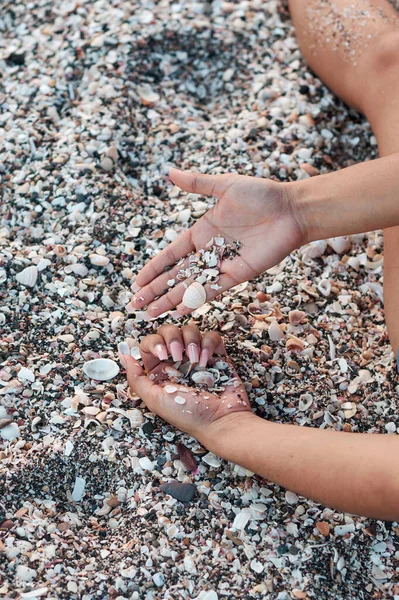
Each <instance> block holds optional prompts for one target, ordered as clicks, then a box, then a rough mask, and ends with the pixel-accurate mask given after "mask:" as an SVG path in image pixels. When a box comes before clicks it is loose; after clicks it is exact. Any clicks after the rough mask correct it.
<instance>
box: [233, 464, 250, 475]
mask: <svg viewBox="0 0 399 600" xmlns="http://www.w3.org/2000/svg"><path fill="white" fill-rule="evenodd" d="M233 474H234V475H236V476H237V477H252V476H253V475H255V473H254V472H253V471H250V470H249V469H245V468H244V467H241V466H240V465H234V466H233Z"/></svg>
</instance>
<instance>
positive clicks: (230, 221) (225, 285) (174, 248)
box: [128, 169, 304, 318]
mask: <svg viewBox="0 0 399 600" xmlns="http://www.w3.org/2000/svg"><path fill="white" fill-rule="evenodd" d="M170 177H171V179H172V181H173V182H174V183H175V184H176V185H177V186H179V187H180V188H181V189H183V190H185V191H187V192H193V193H197V194H203V195H211V196H216V198H218V200H219V201H218V202H217V203H216V204H215V206H214V207H213V208H211V209H210V210H209V211H208V212H207V213H206V214H205V215H203V217H201V219H199V220H198V221H197V222H196V223H195V224H194V225H193V226H192V227H191V228H190V229H188V230H187V231H185V232H184V233H183V234H181V235H180V236H179V237H178V238H177V239H176V240H175V241H174V242H172V243H171V244H169V245H168V246H167V247H166V248H165V249H164V250H163V251H162V252H160V254H158V255H157V256H156V257H154V258H153V259H152V260H151V261H150V262H149V263H148V264H147V265H146V266H145V267H144V268H143V269H142V270H141V271H140V273H139V274H138V275H137V278H136V281H135V289H136V290H137V293H136V295H135V296H134V297H133V298H132V300H131V302H130V304H129V305H128V307H129V310H137V309H140V308H142V307H144V306H145V305H148V307H147V311H148V315H149V317H150V318H154V317H157V316H158V315H160V314H163V313H164V312H166V311H169V310H172V309H174V308H175V307H177V311H178V312H179V313H180V314H181V315H184V314H187V313H189V312H191V310H192V309H190V308H187V307H186V306H185V305H184V304H182V303H181V301H182V297H183V294H184V291H185V289H186V287H187V283H188V284H189V283H191V281H190V280H187V282H180V283H178V284H177V285H175V286H174V287H173V288H170V289H169V290H168V291H166V292H165V290H167V288H168V284H167V281H168V280H170V279H173V278H175V277H176V275H177V273H178V271H179V270H180V269H181V268H182V266H181V265H180V266H176V263H177V262H178V261H179V260H180V259H181V258H184V257H186V256H187V255H188V254H190V253H192V252H198V251H199V250H200V249H202V248H204V247H205V246H206V244H207V243H208V242H209V241H210V240H211V239H212V237H215V236H218V235H220V236H222V237H224V239H225V240H226V241H227V242H230V243H231V242H240V244H241V247H240V250H239V255H238V256H236V257H235V258H233V259H229V260H223V261H222V263H221V265H220V268H219V271H220V277H219V280H218V282H217V283H218V286H221V289H218V290H215V289H212V288H211V287H210V285H209V284H206V285H205V289H206V292H207V300H212V299H213V298H215V297H216V296H218V295H219V294H220V293H222V292H223V291H225V290H228V289H230V288H231V287H233V286H235V285H237V284H239V283H241V282H243V281H247V280H249V279H252V278H254V277H256V276H257V275H259V274H260V273H263V272H264V271H266V270H267V269H269V268H271V267H272V266H274V265H276V264H277V263H279V262H280V261H281V260H282V259H283V258H285V257H286V256H287V254H289V253H290V252H291V251H292V250H294V249H295V248H297V247H299V246H300V245H301V244H302V243H304V232H303V226H302V223H301V219H300V215H299V211H298V209H297V206H296V203H295V201H294V199H293V196H292V195H291V193H289V192H288V191H287V190H288V189H289V188H288V187H286V186H285V184H282V183H276V182H274V181H272V180H269V179H260V178H256V177H247V176H242V175H234V174H230V175H202V174H199V173H189V172H183V171H178V170H177V169H172V170H171V173H170ZM166 269H169V270H166ZM165 271H166V272H165ZM185 284H186V285H185ZM156 298H157V300H156V301H155V302H154V300H155V299H156Z"/></svg>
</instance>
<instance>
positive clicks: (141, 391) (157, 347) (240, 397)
mask: <svg viewBox="0 0 399 600" xmlns="http://www.w3.org/2000/svg"><path fill="white" fill-rule="evenodd" d="M120 348H121V346H120ZM122 349H123V346H122ZM140 353H141V357H142V360H143V363H144V369H143V368H142V367H141V365H140V364H139V363H138V361H137V360H135V359H134V358H133V357H132V356H131V355H130V354H122V353H121V350H119V358H120V360H121V363H122V365H123V366H124V367H125V368H126V374H127V379H128V383H129V386H130V389H131V390H132V391H133V392H134V393H136V394H137V395H138V396H140V398H141V399H142V400H143V401H144V402H145V404H146V405H147V406H148V408H149V409H150V410H151V411H152V412H154V413H156V414H157V415H159V416H160V417H162V418H163V419H164V420H165V421H167V422H168V423H171V424H172V425H174V426H175V427H177V428H178V429H180V430H182V431H185V432H186V433H188V434H190V435H192V436H193V437H195V438H196V439H198V440H199V441H200V442H201V443H202V444H203V445H204V446H206V447H208V448H211V447H212V448H213V447H214V446H213V442H214V440H215V436H217V434H218V432H221V431H222V430H223V432H224V431H225V430H226V428H227V429H229V428H230V427H231V425H232V424H233V423H234V424H235V423H237V421H238V420H242V421H243V422H244V421H245V420H247V419H248V418H252V417H253V418H256V417H255V416H254V414H253V413H252V411H251V407H250V405H249V402H248V396H247V393H246V391H245V388H244V385H243V383H242V382H241V380H240V379H239V378H238V375H237V373H236V372H235V370H234V368H233V366H232V364H231V362H230V360H229V358H228V357H227V355H226V350H225V348H224V345H223V341H222V338H221V337H220V335H219V334H218V333H216V332H213V331H212V332H206V333H204V334H202V335H201V333H200V331H199V330H198V329H197V327H195V326H193V325H188V326H186V327H182V328H181V329H179V328H178V327H176V326H175V325H164V326H162V327H160V328H159V329H158V332H157V333H156V334H153V335H148V336H147V337H145V338H144V339H143V341H142V342H141V344H140ZM170 359H172V360H170ZM218 360H219V361H220V360H223V362H226V363H227V364H228V370H227V371H226V372H228V374H229V376H230V377H229V378H230V382H229V384H228V385H223V386H222V385H220V386H219V387H223V388H224V389H222V390H221V391H218V392H215V391H212V392H211V391H208V390H207V389H204V388H198V387H195V384H194V383H193V382H192V381H191V383H189V384H187V382H186V381H184V383H182V384H180V383H179V377H176V375H178V374H179V371H176V368H175V367H174V366H173V365H177V364H178V363H180V362H182V364H184V363H189V364H188V365H187V364H186V365H185V366H186V367H188V366H190V365H191V366H194V365H195V364H198V363H199V364H201V365H202V367H203V368H204V369H205V367H208V368H212V365H214V364H215V362H217V361H218ZM222 374H223V371H222ZM173 388H176V391H172V392H170V390H171V389H173ZM167 390H168V391H167ZM176 397H178V398H179V397H180V398H183V399H184V400H185V402H184V404H179V403H177V402H176V401H175V398H176ZM179 402H181V400H179Z"/></svg>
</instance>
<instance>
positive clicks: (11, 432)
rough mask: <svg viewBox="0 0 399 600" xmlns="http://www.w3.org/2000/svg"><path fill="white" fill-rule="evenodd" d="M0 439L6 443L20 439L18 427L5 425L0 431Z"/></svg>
mask: <svg viewBox="0 0 399 600" xmlns="http://www.w3.org/2000/svg"><path fill="white" fill-rule="evenodd" d="M0 437H1V438H2V439H3V440H8V441H10V440H13V439H14V438H19V437H21V433H20V431H19V427H18V425H17V424H16V423H9V424H8V425H5V426H4V427H2V428H1V429H0Z"/></svg>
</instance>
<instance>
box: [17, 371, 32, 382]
mask: <svg viewBox="0 0 399 600" xmlns="http://www.w3.org/2000/svg"><path fill="white" fill-rule="evenodd" d="M17 377H18V379H19V381H31V382H32V383H33V382H34V381H35V375H34V373H33V371H31V370H30V369H27V368H26V367H21V368H20V370H19V371H18V375H17Z"/></svg>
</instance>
